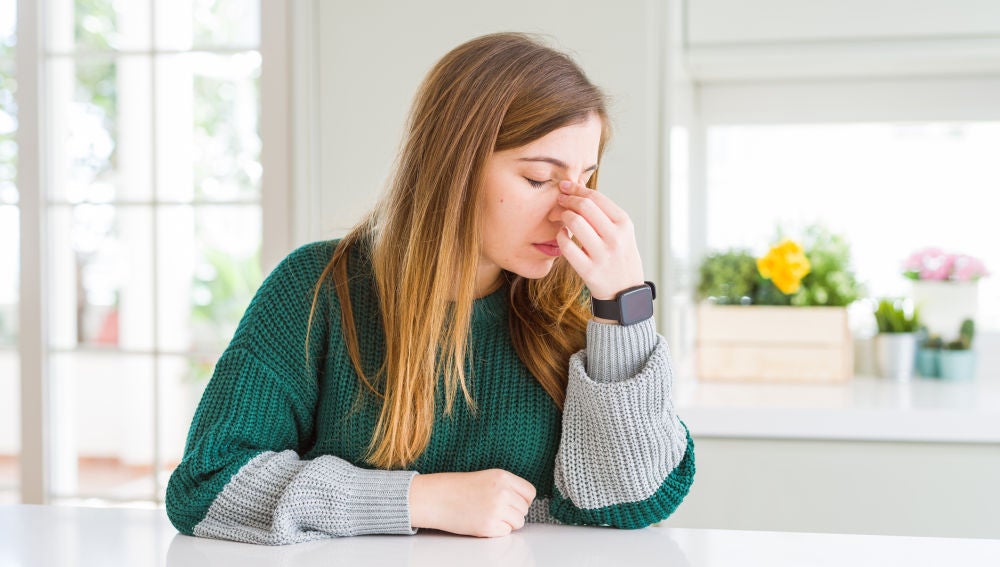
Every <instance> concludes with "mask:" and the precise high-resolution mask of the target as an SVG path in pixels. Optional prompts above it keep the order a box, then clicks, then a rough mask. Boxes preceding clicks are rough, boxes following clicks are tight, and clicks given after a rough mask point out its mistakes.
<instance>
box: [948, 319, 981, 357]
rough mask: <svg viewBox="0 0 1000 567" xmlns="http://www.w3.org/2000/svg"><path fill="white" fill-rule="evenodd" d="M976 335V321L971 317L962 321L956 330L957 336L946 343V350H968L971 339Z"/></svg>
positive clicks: (970, 346)
mask: <svg viewBox="0 0 1000 567" xmlns="http://www.w3.org/2000/svg"><path fill="white" fill-rule="evenodd" d="M975 336H976V323H975V322H974V321H973V320H972V319H966V320H964V321H962V326H961V328H960V329H959V331H958V338H957V339H955V340H953V341H951V342H949V343H948V344H947V348H948V350H969V349H971V348H972V339H973V338H975Z"/></svg>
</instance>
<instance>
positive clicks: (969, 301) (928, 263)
mask: <svg viewBox="0 0 1000 567" xmlns="http://www.w3.org/2000/svg"><path fill="white" fill-rule="evenodd" d="M988 275H989V272H988V271H987V270H986V266H985V265H983V262H982V261H981V260H979V259H978V258H975V257H973V256H969V255H968V254H961V253H953V252H946V251H944V250H942V249H940V248H933V247H930V248H923V249H921V250H917V251H916V252H914V253H913V254H911V255H910V257H909V258H907V259H906V261H904V262H903V276H904V277H906V278H907V279H910V280H912V290H913V294H912V295H913V301H914V304H915V305H916V306H917V307H919V308H920V313H921V318H922V319H923V321H924V323H925V324H926V325H927V328H928V331H929V332H930V333H932V334H937V335H943V334H945V333H949V332H951V331H952V330H953V329H955V328H957V327H958V326H959V325H960V324H961V322H962V321H963V320H965V319H967V318H972V317H975V315H976V309H977V306H978V294H979V280H980V279H981V278H984V277H986V276H988Z"/></svg>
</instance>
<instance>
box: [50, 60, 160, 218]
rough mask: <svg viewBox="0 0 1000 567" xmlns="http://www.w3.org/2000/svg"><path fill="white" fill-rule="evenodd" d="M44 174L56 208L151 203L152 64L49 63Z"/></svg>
mask: <svg viewBox="0 0 1000 567" xmlns="http://www.w3.org/2000/svg"><path fill="white" fill-rule="evenodd" d="M49 68H50V72H49V92H50V95H49V107H48V108H49V113H50V123H51V124H52V128H51V132H52V137H51V138H50V139H49V144H48V147H49V149H50V151H51V162H52V163H53V164H56V167H53V168H51V170H49V171H48V172H47V175H48V182H49V195H50V198H51V199H53V200H55V201H58V202H66V201H68V202H72V203H79V202H83V201H91V202H109V201H113V200H121V201H135V200H140V201H141V200H149V198H150V196H151V191H150V186H151V185H152V175H151V173H150V172H151V171H152V165H151V158H152V156H151V151H152V150H151V147H150V144H151V136H150V126H151V120H150V116H151V112H150V99H151V97H150V75H149V74H150V64H149V62H148V60H147V59H144V58H141V57H119V58H115V59H108V60H105V61H90V60H88V61H87V62H78V63H74V62H73V61H72V60H69V59H65V58H60V59H57V60H53V61H51V63H50V67H49Z"/></svg>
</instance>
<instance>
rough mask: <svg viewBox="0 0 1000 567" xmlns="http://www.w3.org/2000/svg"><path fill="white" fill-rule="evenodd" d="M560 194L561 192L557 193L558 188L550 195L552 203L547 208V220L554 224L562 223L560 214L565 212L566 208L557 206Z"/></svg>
mask: <svg viewBox="0 0 1000 567" xmlns="http://www.w3.org/2000/svg"><path fill="white" fill-rule="evenodd" d="M561 193H562V192H561V191H559V188H558V187H557V188H556V190H555V191H554V192H553V194H552V203H551V205H550V206H549V216H548V219H549V220H550V221H552V222H556V223H562V213H563V211H565V210H566V207H563V206H562V205H560V204H559V195H560V194H561Z"/></svg>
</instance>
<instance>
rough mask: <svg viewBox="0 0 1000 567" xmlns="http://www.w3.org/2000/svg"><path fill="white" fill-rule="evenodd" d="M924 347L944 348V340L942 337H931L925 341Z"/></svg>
mask: <svg viewBox="0 0 1000 567" xmlns="http://www.w3.org/2000/svg"><path fill="white" fill-rule="evenodd" d="M923 347H924V348H929V349H941V348H944V339H942V338H941V335H931V336H929V337H927V340H926V341H924V344H923Z"/></svg>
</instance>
